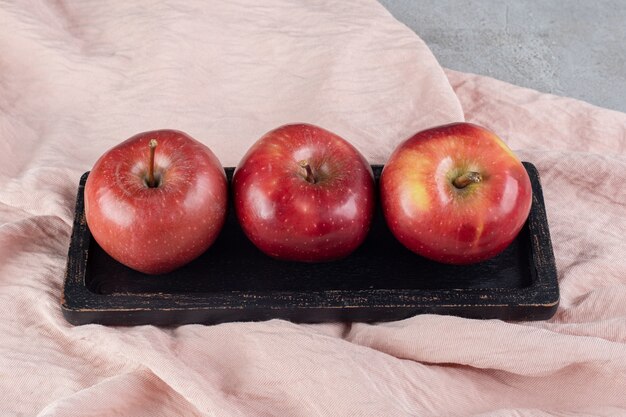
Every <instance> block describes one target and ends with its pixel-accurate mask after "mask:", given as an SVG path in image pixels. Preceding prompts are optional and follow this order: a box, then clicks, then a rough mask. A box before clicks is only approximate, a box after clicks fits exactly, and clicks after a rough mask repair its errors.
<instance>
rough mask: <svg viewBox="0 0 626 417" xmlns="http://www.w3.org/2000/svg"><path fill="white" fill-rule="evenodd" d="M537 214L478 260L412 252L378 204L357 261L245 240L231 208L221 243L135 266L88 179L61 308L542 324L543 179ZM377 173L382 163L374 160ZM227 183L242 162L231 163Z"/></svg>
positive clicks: (547, 302) (79, 313) (99, 319)
mask: <svg viewBox="0 0 626 417" xmlns="http://www.w3.org/2000/svg"><path fill="white" fill-rule="evenodd" d="M524 165H525V167H526V169H527V171H528V173H529V175H530V179H531V182H532V187H533V203H532V209H531V212H530V216H529V218H528V221H527V222H526V225H525V226H524V229H523V230H522V232H521V233H520V234H519V236H518V237H517V239H516V240H515V241H514V242H513V243H512V244H511V245H510V246H509V247H508V248H507V249H506V250H505V251H504V252H503V253H502V254H500V255H498V256H497V257H495V258H493V259H491V260H488V261H485V262H482V263H479V264H475V265H470V266H454V265H444V264H439V263H436V262H432V261H429V260H426V259H424V258H422V257H420V256H417V255H415V254H413V253H412V252H410V251H408V250H407V249H405V248H404V247H403V246H402V245H401V244H400V243H398V242H397V241H396V240H395V239H394V237H393V236H392V235H391V232H390V231H389V230H388V229H387V226H386V224H385V221H384V219H383V216H382V212H381V211H380V207H378V209H377V212H376V215H375V218H374V221H373V225H372V229H371V231H370V233H369V235H368V237H367V239H366V241H365V242H364V244H363V245H362V246H361V247H360V248H359V249H358V250H357V251H356V252H355V253H353V254H352V255H351V256H349V257H348V258H346V259H344V260H341V261H336V262H330V263H321V264H304V263H295V262H282V261H276V260H274V259H270V258H268V257H266V256H265V255H263V254H262V253H261V252H260V251H258V250H257V249H256V248H255V247H254V246H253V245H252V244H251V243H250V242H249V241H248V240H247V239H246V237H245V235H244V234H243V232H242V231H241V229H240V227H239V225H238V223H237V220H236V218H235V216H234V213H233V210H232V206H231V209H230V211H229V214H228V219H227V221H226V225H225V227H224V229H223V231H222V233H221V234H220V236H219V238H218V240H217V241H216V242H215V244H214V245H213V246H212V247H211V248H210V249H209V250H208V251H207V252H206V253H205V254H204V255H202V256H201V257H200V258H198V259H196V260H195V261H193V262H191V263H190V264H188V265H186V266H184V267H182V268H181V269H178V270H176V271H174V272H172V273H169V274H165V275H158V276H150V275H144V274H141V273H139V272H135V271H133V270H131V269H129V268H127V267H125V266H123V265H121V264H120V263H118V262H117V261H115V260H113V259H112V258H111V257H109V256H108V255H107V254H106V253H105V252H104V251H103V250H102V249H101V248H100V247H99V246H98V244H97V243H96V242H95V240H94V239H92V238H91V234H90V232H89V228H88V227H87V224H86V221H85V214H84V201H83V190H84V185H85V181H86V179H87V175H88V173H85V174H84V175H83V177H82V178H81V180H80V185H79V188H78V196H77V201H76V214H75V220H74V229H73V232H72V238H71V243H70V247H69V254H68V262H67V272H66V277H65V285H64V295H63V300H62V303H61V304H62V310H63V314H64V316H65V318H66V319H67V320H68V321H69V322H70V323H73V324H86V323H101V324H108V325H139V324H154V325H161V326H171V325H180V324H186V323H219V322H227V321H258V320H267V319H272V318H281V319H287V320H292V321H297V322H325V321H367V322H375V321H389V320H399V319H403V318H406V317H410V316H413V315H416V314H422V313H435V314H450V315H457V316H462V317H471V318H483V319H487V318H500V319H504V320H542V319H547V318H550V317H551V316H552V315H553V314H554V313H555V311H556V309H557V306H558V302H559V288H558V282H557V275H556V268H555V263H554V254H553V252H552V244H551V242H550V234H549V231H548V223H547V219H546V212H545V207H544V202H543V195H542V191H541V185H540V182H539V175H538V172H537V170H536V169H535V167H534V166H533V165H532V164H530V163H524ZM373 168H374V173H375V176H376V179H377V181H378V178H379V176H380V172H381V170H382V167H381V166H374V167H373ZM226 173H227V175H228V178H229V180H230V178H231V176H232V173H233V169H232V168H227V169H226Z"/></svg>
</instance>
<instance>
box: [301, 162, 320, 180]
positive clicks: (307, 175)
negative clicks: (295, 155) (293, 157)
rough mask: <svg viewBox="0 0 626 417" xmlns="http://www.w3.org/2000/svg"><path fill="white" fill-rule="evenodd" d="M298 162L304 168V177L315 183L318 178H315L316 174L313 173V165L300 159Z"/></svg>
mask: <svg viewBox="0 0 626 417" xmlns="http://www.w3.org/2000/svg"><path fill="white" fill-rule="evenodd" d="M298 164H299V165H300V166H301V167H302V168H303V169H304V172H305V174H304V179H305V180H306V181H307V182H310V183H311V184H315V183H316V182H317V179H316V178H315V174H313V169H312V168H311V165H309V163H308V162H307V161H300V162H299V163H298Z"/></svg>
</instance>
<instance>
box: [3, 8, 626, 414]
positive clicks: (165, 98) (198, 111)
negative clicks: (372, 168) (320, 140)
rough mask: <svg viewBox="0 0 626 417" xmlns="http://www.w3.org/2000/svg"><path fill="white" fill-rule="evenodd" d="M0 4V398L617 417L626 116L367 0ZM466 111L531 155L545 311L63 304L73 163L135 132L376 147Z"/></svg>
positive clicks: (23, 407) (376, 155) (223, 155)
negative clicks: (527, 77) (111, 316)
mask: <svg viewBox="0 0 626 417" xmlns="http://www.w3.org/2000/svg"><path fill="white" fill-rule="evenodd" d="M0 22H2V23H1V24H0V415H1V416H118V415H119V416H150V417H155V416H270V415H276V416H314V415H328V416H347V415H351V416H382V415H384V416H407V415H413V416H431V415H432V416H483V417H486V416H619V415H626V394H625V393H626V243H625V242H626V240H625V237H624V236H626V192H625V191H624V190H625V189H626V188H625V187H624V183H625V182H626V115H625V114H622V113H618V112H615V111H610V110H605V109H601V108H598V107H594V106H592V105H589V104H586V103H583V102H580V101H576V100H572V99H568V98H562V97H556V96H553V95H547V94H541V93H539V92H536V91H532V90H528V89H524V88H520V87H516V86H513V85H510V84H506V83H503V82H500V81H497V80H494V79H490V78H486V77H483V76H479V75H473V74H464V73H459V72H455V71H450V70H443V69H442V68H441V67H440V66H439V65H438V63H437V62H436V60H435V58H434V57H433V55H432V54H431V52H430V51H429V49H428V47H427V46H426V45H425V44H424V43H423V42H422V41H421V40H420V39H419V38H418V36H416V35H415V34H414V33H413V32H412V31H410V30H409V29H408V28H406V27H404V26H403V25H402V24H400V23H398V22H397V21H395V20H394V19H393V17H392V16H391V15H390V14H389V13H388V12H387V11H386V10H385V9H384V8H383V7H382V6H381V5H379V4H378V3H376V2H375V1H371V0H368V1H366V0H363V1H357V0H351V1H343V2H332V1H330V0H319V1H305V0H301V1H287V0H268V1H264V2H254V1H248V2H247V1H238V2H217V1H216V2H211V1H201V0H192V1H186V2H174V1H158V2H157V1H149V0H140V1H134V2H68V3H64V2H62V1H55V2H41V3H34V2H18V1H13V2H7V1H2V2H0ZM461 120H467V121H471V122H475V123H478V124H481V125H483V126H486V127H488V128H490V129H492V130H494V131H496V132H497V133H498V134H499V135H500V136H501V137H502V138H503V139H504V140H505V141H506V142H507V143H508V144H509V146H510V147H511V148H512V149H513V150H514V151H515V152H516V153H517V154H518V155H519V156H520V157H521V159H523V160H527V161H531V162H532V163H534V164H535V165H536V166H537V168H538V169H539V172H540V175H541V179H542V184H543V189H544V195H545V202H546V207H547V212H548V218H549V225H550V231H551V235H552V242H553V245H554V252H555V256H556V262H557V269H558V278H559V285H560V289H561V303H560V307H559V309H558V311H557V313H556V315H555V316H554V317H553V318H552V319H550V320H547V321H538V322H505V321H501V320H470V319H464V318H459V317H451V316H437V315H419V316H416V317H412V318H409V319H406V320H403V321H398V322H391V323H380V324H364V323H343V324H341V323H327V324H314V325H311V324H309V325H303V324H294V323H290V322H287V321H281V320H271V321H267V322H259V323H226V324H220V325H215V326H205V325H186V326H180V327H176V328H158V327H154V326H136V327H106V326H101V325H84V326H72V325H70V324H68V323H67V322H66V321H65V319H64V318H63V316H62V314H61V310H60V300H61V296H62V294H61V293H62V286H63V278H64V273H65V265H66V259H67V250H68V245H69V239H70V233H71V225H72V220H73V209H74V201H75V197H76V191H77V184H78V180H79V178H80V175H81V174H82V173H83V172H85V171H87V170H89V169H90V168H91V166H92V165H93V163H94V162H95V161H96V159H97V158H98V156H99V155H101V154H102V153H103V152H104V151H106V150H107V149H109V148H110V147H112V146H113V145H115V144H117V143H119V142H120V141H122V140H124V139H126V138H127V137H130V136H132V135H133V134H135V133H137V132H140V131H144V130H151V129H156V128H176V129H180V130H183V131H186V132H187V133H189V134H191V135H192V136H194V137H195V138H196V139H198V140H200V141H202V142H203V143H205V144H206V145H208V146H209V147H210V148H211V149H212V150H213V152H214V153H215V154H216V155H217V156H218V157H219V158H220V160H221V162H222V163H223V164H224V165H225V166H235V165H236V164H237V162H238V160H239V158H240V157H241V156H242V155H243V153H244V152H245V150H246V149H247V148H248V147H249V146H250V145H251V144H252V143H253V142H254V141H255V140H256V139H258V137H260V136H261V135H262V134H263V133H265V132H266V131H268V130H270V129H272V128H274V127H277V126H279V125H281V124H284V123H290V122H309V123H314V124H318V125H320V126H322V127H325V128H327V129H329V130H332V131H334V132H335V133H337V134H339V135H341V136H343V137H344V138H346V139H347V140H349V141H351V142H352V143H353V144H354V145H355V146H356V147H357V148H359V149H360V150H361V152H363V154H364V155H365V156H366V157H367V158H368V160H369V161H370V162H371V163H384V161H385V160H386V158H387V157H388V155H389V153H390V152H391V151H392V150H393V148H394V147H395V146H396V145H397V144H398V143H399V142H400V141H402V140H403V139H405V138H406V137H408V136H409V135H411V134H412V133H415V132H417V131H418V130H421V129H424V128H427V127H431V126H435V125H438V124H443V123H448V122H454V121H461ZM392 270H393V268H392V266H390V271H392Z"/></svg>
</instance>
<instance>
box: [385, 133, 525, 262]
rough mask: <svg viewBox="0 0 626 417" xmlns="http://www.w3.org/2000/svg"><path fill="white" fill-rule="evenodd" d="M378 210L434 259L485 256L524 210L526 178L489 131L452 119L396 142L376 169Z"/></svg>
mask: <svg viewBox="0 0 626 417" xmlns="http://www.w3.org/2000/svg"><path fill="white" fill-rule="evenodd" d="M380 187H381V188H380V191H381V202H382V207H383V213H384V216H385V219H386V221H387V224H388V226H389V228H390V229H391V231H392V233H393V234H394V236H395V237H396V238H397V239H398V240H399V241H400V242H401V243H402V244H403V245H404V246H406V247H407V248H408V249H410V250H412V251H413V252H415V253H418V254H419V255H422V256H424V257H426V258H430V259H433V260H435V261H439V262H444V263H452V264H468V263H475V262H479V261H483V260H486V259H489V258H491V257H493V256H495V255H497V254H498V253H500V252H502V251H503V250H504V249H505V248H506V247H507V246H508V245H509V244H510V243H511V242H512V241H513V239H515V237H516V236H517V234H518V233H519V231H520V230H521V228H522V226H523V225H524V223H525V221H526V218H527V217H528V213H529V211H530V205H531V199H532V190H531V185H530V179H529V178H528V173H527V172H526V170H525V168H524V166H523V165H522V163H521V162H520V160H519V159H518V158H517V157H516V156H515V155H514V154H513V153H512V152H511V150H510V149H509V148H508V147H507V146H506V145H505V144H504V142H502V140H501V139H500V138H498V137H497V136H496V135H495V134H494V133H493V132H490V131H489V130H487V129H485V128H482V127H479V126H476V125H473V124H470V123H455V124H450V125H445V126H440V127H435V128H432V129H428V130H425V131H423V132H419V133H417V134H416V135H414V136H412V137H411V138H409V139H407V140H406V141H405V142H403V143H401V144H400V145H399V146H398V147H397V148H396V150H395V151H394V152H393V153H392V155H391V157H390V158H389V161H388V162H387V164H386V165H385V167H384V168H383V172H382V174H381V180H380Z"/></svg>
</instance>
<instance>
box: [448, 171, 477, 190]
mask: <svg viewBox="0 0 626 417" xmlns="http://www.w3.org/2000/svg"><path fill="white" fill-rule="evenodd" d="M482 180H483V177H482V176H481V175H480V173H478V172H475V171H469V172H466V173H464V174H463V175H460V176H458V177H456V178H455V179H454V180H452V184H453V185H454V186H455V187H456V188H465V187H467V186H468V185H470V184H478V183H479V182H481V181H482Z"/></svg>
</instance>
